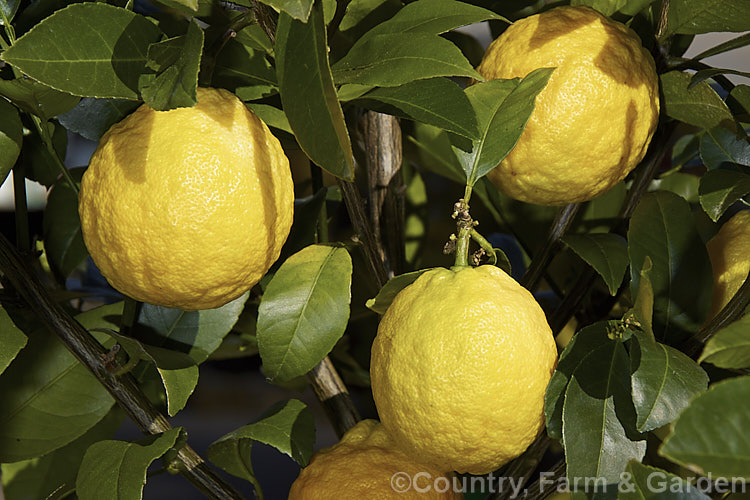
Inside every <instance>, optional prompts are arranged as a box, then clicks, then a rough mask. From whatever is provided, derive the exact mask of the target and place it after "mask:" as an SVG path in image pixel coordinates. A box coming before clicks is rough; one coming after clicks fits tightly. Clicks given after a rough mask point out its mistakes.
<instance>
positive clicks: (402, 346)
mask: <svg viewBox="0 0 750 500" xmlns="http://www.w3.org/2000/svg"><path fill="white" fill-rule="evenodd" d="M454 269H457V270H453V269H451V270H448V269H442V268H440V269H433V270H429V271H427V272H425V273H424V274H422V275H421V276H420V277H419V278H418V279H417V280H416V281H415V282H414V283H412V284H411V285H409V286H407V287H406V288H404V289H403V290H401V292H399V294H398V295H397V296H396V297H395V299H394V300H393V302H392V303H391V305H390V306H389V308H388V310H387V311H386V313H385V314H384V315H383V318H382V320H381V322H380V325H379V326H378V333H377V335H376V337H375V341H374V342H373V346H372V357H371V361H370V376H371V380H372V391H373V397H374V399H375V405H376V406H377V410H378V415H379V416H380V420H381V422H382V424H383V426H385V428H386V429H387V430H388V432H389V433H390V434H391V436H392V437H393V439H394V441H395V442H396V443H398V444H399V446H400V447H401V448H402V449H403V450H404V451H405V452H406V453H407V454H409V455H410V456H412V457H414V458H415V459H421V460H423V461H424V462H425V463H428V464H430V465H432V466H433V467H435V468H436V469H438V470H455V471H457V472H461V473H463V472H469V473H471V474H485V473H488V472H491V471H493V470H496V469H497V468H498V467H500V466H501V465H503V464H505V463H506V462H508V461H510V460H511V459H513V458H515V457H517V456H518V455H520V454H521V453H522V452H523V451H524V450H525V449H526V448H527V447H528V446H529V444H531V442H532V441H533V440H534V439H535V438H536V436H537V435H538V434H539V432H540V430H541V429H542V427H543V426H544V417H543V407H544V392H545V390H546V388H547V383H548V382H549V379H550V377H551V375H552V372H553V370H554V368H555V364H556V361H557V349H556V347H555V341H554V338H553V336H552V331H551V330H550V327H549V325H548V324H547V320H546V318H545V316H544V312H543V311H542V309H541V308H540V307H539V305H538V304H537V302H536V301H535V300H534V297H533V296H532V295H531V294H530V293H529V292H528V291H527V290H526V289H524V288H523V287H521V286H520V285H519V284H518V283H517V282H516V281H515V280H513V278H511V277H510V276H508V275H507V274H506V273H505V272H503V271H502V270H500V269H499V268H497V267H495V266H488V265H486V266H480V267H477V268H470V267H465V268H454Z"/></svg>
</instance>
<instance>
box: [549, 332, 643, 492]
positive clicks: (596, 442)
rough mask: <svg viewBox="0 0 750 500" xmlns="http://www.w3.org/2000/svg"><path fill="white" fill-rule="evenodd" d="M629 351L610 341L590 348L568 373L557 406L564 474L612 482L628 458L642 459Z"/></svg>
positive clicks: (570, 477)
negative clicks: (561, 401) (631, 396)
mask: <svg viewBox="0 0 750 500" xmlns="http://www.w3.org/2000/svg"><path fill="white" fill-rule="evenodd" d="M629 364H630V363H629V361H628V354H627V352H626V350H625V347H624V345H623V343H622V342H620V341H617V340H609V341H608V342H606V343H603V344H601V345H599V346H598V347H596V348H595V349H592V350H591V351H589V352H588V353H587V354H586V355H585V357H584V358H583V359H581V363H580V364H579V365H578V367H577V368H576V369H575V371H574V372H573V373H572V375H571V377H570V383H569V384H568V387H567V388H566V389H565V402H564V403H563V409H562V436H563V446H564V448H565V462H566V464H567V476H568V478H569V479H572V478H576V477H596V478H604V479H605V480H606V481H607V482H608V483H616V482H617V481H619V479H620V473H621V472H623V471H624V470H625V467H626V465H627V463H628V461H630V460H633V459H635V460H641V459H642V458H643V456H644V454H645V453H646V441H645V439H644V437H641V436H639V435H638V434H637V433H636V432H634V431H633V426H634V423H635V422H634V421H635V418H634V411H633V407H632V404H633V403H632V401H631V399H630V369H629Z"/></svg>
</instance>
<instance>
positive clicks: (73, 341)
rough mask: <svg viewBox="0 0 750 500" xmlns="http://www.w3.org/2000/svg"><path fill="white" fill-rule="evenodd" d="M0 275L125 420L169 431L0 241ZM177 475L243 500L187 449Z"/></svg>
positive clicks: (215, 494) (147, 429) (209, 492)
mask: <svg viewBox="0 0 750 500" xmlns="http://www.w3.org/2000/svg"><path fill="white" fill-rule="evenodd" d="M0 270H1V271H2V273H3V275H4V276H5V280H6V283H5V285H6V286H12V287H13V288H14V289H15V291H16V293H17V294H18V295H19V296H20V297H21V298H22V299H23V300H24V301H25V302H26V304H27V305H28V307H29V308H31V310H32V311H34V312H35V313H36V314H37V315H38V317H39V318H40V319H41V321H42V322H43V323H44V324H45V325H46V326H47V328H49V329H50V330H51V331H52V332H54V333H55V334H57V336H58V337H60V340H62V342H63V344H65V346H66V347H67V348H68V349H69V350H70V351H71V352H72V353H73V355H74V356H75V357H76V358H77V359H78V361H80V362H81V364H83V365H84V366H85V367H86V368H88V369H89V371H91V373H93V374H94V376H95V377H96V378H97V380H99V382H100V383H101V384H102V385H103V386H104V387H105V388H106V389H107V391H109V393H110V394H111V395H112V397H113V398H114V399H115V401H116V402H117V403H118V404H119V405H120V407H121V408H122V409H123V410H124V411H125V413H127V415H128V416H129V417H130V418H131V419H132V420H133V421H134V422H135V423H136V425H138V427H139V428H140V429H141V431H143V432H144V433H146V434H159V433H162V432H165V431H168V430H170V429H171V428H172V426H171V425H170V424H169V422H168V421H167V418H166V417H165V416H164V415H162V414H161V413H160V412H159V411H158V410H157V409H156V408H154V406H153V405H152V404H151V402H150V401H149V400H148V398H147V397H146V396H145V395H144V394H143V392H142V391H141V390H140V388H139V387H138V385H137V383H136V381H135V379H134V378H133V377H132V376H130V375H127V374H126V375H123V376H115V375H114V374H113V373H112V372H110V371H109V370H108V369H107V367H106V366H105V364H104V362H103V360H104V357H105V356H106V354H107V351H106V350H105V349H104V348H103V347H102V346H101V344H99V343H98V342H97V341H96V340H95V339H94V338H93V337H92V336H91V335H90V334H89V333H88V332H87V331H86V329H85V328H84V327H83V326H81V324H80V323H78V322H77V321H76V320H75V319H74V318H73V317H72V316H70V314H68V313H67V312H66V311H65V310H64V309H63V308H62V307H61V306H60V305H59V304H58V303H56V302H55V301H54V300H52V297H51V296H50V294H49V292H48V291H47V289H46V288H45V287H44V285H43V284H42V282H41V280H40V278H39V277H38V276H37V275H35V274H32V273H30V272H29V271H28V270H27V266H25V265H24V262H23V259H22V257H21V256H20V254H19V253H18V252H17V251H16V250H15V249H14V248H13V247H12V246H11V244H10V243H9V242H8V240H7V239H6V238H5V237H4V236H2V235H0ZM177 460H178V461H179V462H181V464H182V467H180V473H181V474H182V475H184V476H185V477H186V478H187V479H188V480H189V481H190V482H191V483H193V485H194V486H195V487H196V488H198V489H199V490H201V491H202V492H203V493H204V494H205V495H206V496H208V497H209V498H213V499H227V500H229V499H241V498H243V496H242V495H241V494H240V493H238V492H237V491H236V490H235V489H234V488H233V487H232V486H230V485H229V484H228V483H226V482H225V481H224V480H223V479H222V478H221V477H219V476H218V475H217V474H216V473H215V472H214V471H213V470H212V469H211V468H209V466H208V464H206V462H205V461H204V460H203V459H202V458H201V457H200V456H199V455H198V454H197V453H196V452H195V451H194V450H193V449H192V448H190V447H189V446H187V445H185V446H184V447H182V448H180V449H179V450H178V452H177Z"/></svg>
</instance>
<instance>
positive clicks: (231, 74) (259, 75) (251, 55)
mask: <svg viewBox="0 0 750 500" xmlns="http://www.w3.org/2000/svg"><path fill="white" fill-rule="evenodd" d="M243 31H244V30H243ZM213 81H214V83H215V84H216V83H217V82H218V83H219V84H220V85H221V86H222V87H226V88H228V89H232V90H234V91H235V93H237V95H238V96H240V98H241V99H244V100H250V99H247V97H248V96H247V95H244V96H243V95H241V94H243V93H244V94H248V93H249V92H250V91H249V88H253V87H259V88H261V89H265V90H263V91H262V92H263V93H270V92H272V91H273V92H276V91H278V90H277V83H276V71H275V70H274V69H273V68H272V67H271V64H270V63H269V62H268V59H266V52H265V51H263V50H259V49H254V48H251V47H248V46H247V45H243V44H241V43H239V42H237V41H236V40H233V39H230V40H229V41H228V42H227V43H226V45H225V46H224V47H223V48H222V49H221V52H219V56H218V57H217V58H216V66H215V68H214V75H213ZM237 89H248V90H243V91H238V90H237ZM255 94H258V91H256V92H255Z"/></svg>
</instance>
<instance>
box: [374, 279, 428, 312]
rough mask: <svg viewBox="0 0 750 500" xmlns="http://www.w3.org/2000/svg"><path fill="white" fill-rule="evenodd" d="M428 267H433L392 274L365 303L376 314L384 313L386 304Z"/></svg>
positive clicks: (389, 303) (386, 307)
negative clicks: (396, 274)
mask: <svg viewBox="0 0 750 500" xmlns="http://www.w3.org/2000/svg"><path fill="white" fill-rule="evenodd" d="M430 269H434V268H427V269H420V270H419V271H413V272H410V273H404V274H399V275H398V276H394V277H393V278H391V279H389V280H388V282H387V283H386V284H385V285H383V288H381V289H380V291H379V292H378V294H377V295H376V296H375V297H373V298H371V299H369V300H368V301H367V303H366V304H365V305H366V306H367V307H368V308H369V309H371V310H373V311H375V312H376V313H378V314H385V311H386V310H387V309H388V306H390V305H391V302H393V299H395V298H396V295H398V293H399V292H400V291H401V290H403V289H404V288H406V287H407V286H409V285H411V284H412V283H414V282H415V281H416V280H417V278H419V277H420V276H422V274H424V273H425V272H427V271H429V270H430Z"/></svg>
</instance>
